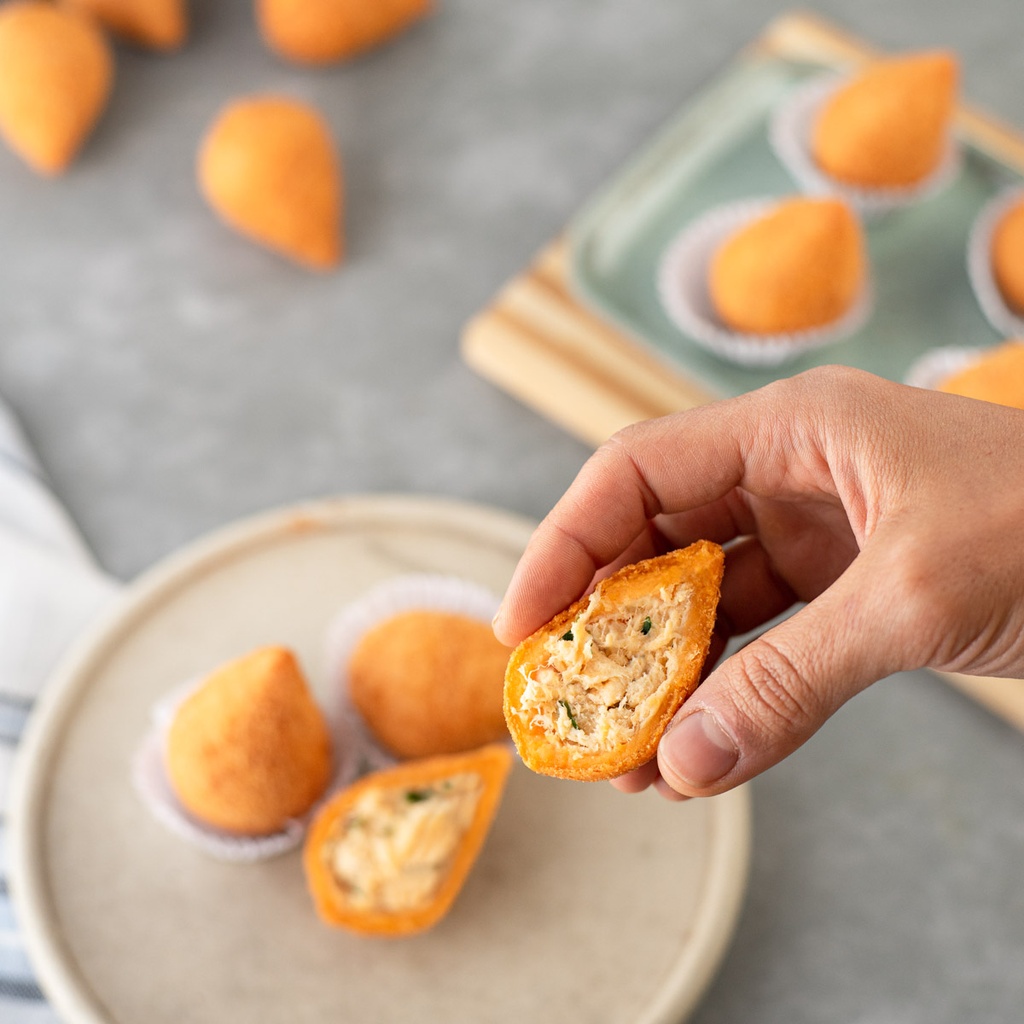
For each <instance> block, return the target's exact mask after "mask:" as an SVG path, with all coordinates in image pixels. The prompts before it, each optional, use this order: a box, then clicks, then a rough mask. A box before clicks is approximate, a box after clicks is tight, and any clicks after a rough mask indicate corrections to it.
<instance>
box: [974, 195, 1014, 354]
mask: <svg viewBox="0 0 1024 1024" xmlns="http://www.w3.org/2000/svg"><path fill="white" fill-rule="evenodd" d="M1022 200H1024V188H1020V187H1019V186H1014V187H1013V188H1008V189H1006V190H1004V191H1003V192H1000V193H999V195H997V196H996V197H995V198H994V199H990V200H989V201H988V202H987V203H986V204H985V206H983V207H982V209H981V212H980V213H979V214H978V216H977V217H976V218H975V219H974V224H973V226H972V227H971V232H970V235H969V237H968V240H967V274H968V276H969V277H970V279H971V288H973V290H974V295H975V298H976V299H977V300H978V305H979V306H980V307H981V311H982V313H983V314H984V316H985V319H986V320H987V321H988V322H989V323H990V324H991V325H992V326H993V327H994V328H995V329H996V330H997V331H999V333H1000V334H1003V335H1005V336H1006V337H1007V338H1024V317H1021V316H1020V315H1019V314H1017V313H1015V312H1014V311H1013V309H1011V308H1010V306H1009V305H1007V302H1006V300H1005V299H1004V298H1003V294H1002V292H1000V290H999V285H997V284H996V279H995V275H994V274H993V272H992V235H993V232H994V231H995V229H996V226H997V225H998V224H999V222H1000V221H1001V220H1002V219H1003V217H1004V216H1005V215H1006V214H1007V213H1009V212H1010V210H1011V209H1012V208H1013V207H1014V206H1016V205H1017V203H1019V202H1021V201H1022Z"/></svg>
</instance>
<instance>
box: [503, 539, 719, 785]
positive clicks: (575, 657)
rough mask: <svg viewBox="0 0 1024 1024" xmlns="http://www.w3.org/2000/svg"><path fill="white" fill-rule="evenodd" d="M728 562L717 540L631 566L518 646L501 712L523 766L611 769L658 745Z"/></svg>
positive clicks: (641, 759) (576, 774) (695, 664)
mask: <svg viewBox="0 0 1024 1024" xmlns="http://www.w3.org/2000/svg"><path fill="white" fill-rule="evenodd" d="M723 568H724V554H723V552H722V549H721V547H719V546H718V545H717V544H713V543H711V542H709V541H698V542H697V543H695V544H692V545H690V546H689V547H687V548H683V549H680V550H677V551H672V552H670V553H668V554H665V555H660V556H658V557H656V558H651V559H647V560H645V561H642V562H638V563H636V564H635V565H630V566H627V567H626V568H624V569H620V570H619V571H618V572H616V573H614V574H612V575H611V576H609V577H607V578H606V579H605V580H603V581H602V582H600V583H598V585H597V587H596V588H595V589H594V591H593V593H591V594H590V596H588V597H584V598H581V599H580V600H579V601H577V602H576V603H575V604H573V605H572V606H571V607H569V608H567V609H566V610H565V611H563V612H562V613H560V614H559V615H556V616H555V617H554V618H553V619H552V620H551V621H550V622H549V623H547V625H545V626H543V627H541V628H540V629H539V630H537V631H536V632H535V633H534V634H533V635H532V636H530V637H528V638H527V639H526V640H524V641H523V642H522V643H521V644H520V645H519V646H518V647H517V648H516V650H515V651H514V652H513V654H512V657H511V659H510V660H509V664H508V669H507V671H506V675H505V701H504V706H505V718H506V721H507V723H508V727H509V731H510V732H511V734H512V738H513V740H514V741H515V744H516V747H517V748H518V750H519V753H520V756H521V757H522V759H523V761H524V762H525V763H526V765H527V767H529V768H532V769H533V770H534V771H536V772H540V773H541V774H544V775H553V776H557V777H561V778H568V779H580V780H596V779H609V778H614V777H615V776H617V775H621V774H623V773H624V772H627V771H630V770H632V769H633V768H637V767H639V766H640V765H642V764H644V763H645V762H647V761H649V760H650V759H651V757H653V756H654V753H655V751H656V749H657V745H658V741H659V739H660V738H661V735H662V733H663V732H664V730H665V727H666V726H667V725H668V723H669V721H670V720H671V718H672V716H673V715H674V714H675V713H676V711H677V710H678V709H679V707H680V705H681V704H682V703H683V701H684V700H685V699H686V697H687V696H688V695H689V694H690V693H692V692H693V690H694V689H695V688H696V686H697V683H698V681H699V679H700V673H701V669H702V667H703V665H704V661H705V659H706V657H707V653H708V648H709V646H710V642H711V633H712V630H713V628H714V624H715V615H716V610H717V607H718V598H719V588H720V585H721V580H722V572H723Z"/></svg>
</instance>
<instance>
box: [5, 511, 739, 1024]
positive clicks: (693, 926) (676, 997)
mask: <svg viewBox="0 0 1024 1024" xmlns="http://www.w3.org/2000/svg"><path fill="white" fill-rule="evenodd" d="M529 532H530V526H529V524H528V523H526V522H524V521H523V520H521V519H518V518H514V517H512V516H509V515H507V514H505V513H501V512H496V511H491V510H487V509H482V508H479V507H474V506H467V505H462V504H455V503H451V502H441V501H434V500H424V499H409V498H369V499H346V500H339V501H334V502H324V503H318V504H314V505H310V506H305V507H300V508H295V509H290V510H286V511H284V512H279V513H274V514H271V515H268V516H264V517H261V518H257V519H255V520H250V521H247V522H244V523H242V524H240V525H238V526H235V527H231V528H229V529H227V530H225V531H222V532H220V533H218V534H216V535H215V536H213V537H212V538H209V539H207V540H204V541H202V542H200V543H198V544H196V545H194V546H192V547H190V548H189V549H188V550H186V551H185V552H183V553H182V554H179V555H176V556H175V557H173V558H171V559H169V560H168V561H166V562H165V563H163V564H162V565H160V566H158V567H157V568H156V569H154V570H153V571H152V572H150V573H149V574H147V575H146V576H145V577H144V578H143V579H142V580H141V581H140V582H139V583H138V584H136V585H135V586H133V587H132V588H131V590H130V591H129V594H128V597H127V600H126V603H125V604H124V605H123V606H122V607H121V608H120V610H119V612H118V613H117V614H116V615H115V616H114V617H113V618H112V619H111V620H109V621H107V622H106V623H105V624H104V625H102V626H101V628H100V629H99V630H98V631H96V632H95V633H94V634H93V635H92V636H90V637H89V638H88V639H87V640H86V641H85V642H84V643H83V644H82V645H80V646H79V647H78V649H77V650H76V651H75V652H74V653H73V654H72V656H71V657H70V659H69V660H68V661H67V662H66V663H65V664H64V666H63V668H62V670H61V671H60V672H59V673H58V676H57V678H55V679H54V680H53V681H52V684H51V686H50V687H49V689H48V691H47V699H46V700H45V702H44V704H43V705H42V706H41V707H40V708H39V710H38V712H37V714H36V716H35V717H34V719H33V722H32V725H31V727H30V731H29V736H28V738H27V741H26V745H25V747H24V749H23V756H22V760H21V762H20V771H19V774H18V777H17V780H16V783H15V793H14V806H15V812H14V822H13V851H12V854H13V865H12V871H13V884H14V895H15V899H16V901H17V909H18V912H19V917H20V919H21V921H22V923H23V925H24V927H25V930H26V934H27V939H28V942H29V948H30V953H31V956H32V959H33V962H34V964H35V965H36V967H37V969H38V972H39V975H40V978H41V981H42V984H43V987H44V989H45V991H46V993H47V994H48V996H49V997H50V998H51V999H52V1001H53V1003H54V1006H55V1007H56V1009H57V1011H58V1012H59V1013H60V1014H61V1015H62V1017H63V1018H64V1019H66V1020H67V1021H68V1022H70V1024H85V1022H89V1024H99V1022H103V1024H111V1022H118V1024H138V1022H140V1021H146V1022H147V1024H161V1022H164V1021H167V1022H175V1024H177V1022H180V1021H183V1020H187V1021H190V1022H192V1024H201V1022H211V1024H212V1022H216V1024H223V1022H224V1021H229V1020H230V1021H246V1022H247V1024H259V1022H280V1024H284V1022H287V1024H292V1022H299V1021H316V1022H322V1021H351V1020H361V1021H373V1022H375V1024H384V1022H388V1021H403V1022H404V1021H409V1020H432V1021H446V1022H456V1021H467V1022H468V1021H481V1020H488V1021H494V1022H499V1021H516V1022H522V1021H524V1020H529V1021H531V1024H542V1022H545V1021H553V1022H554V1021H557V1022H564V1021H567V1020H588V1021H610V1022H611V1021H614V1022H625V1021H630V1022H638V1021H644V1022H656V1021H657V1022H666V1024H668V1022H678V1021H679V1020H680V1019H681V1018H682V1017H683V1016H684V1015H685V1014H686V1013H687V1012H688V1011H689V1009H690V1008H691V1007H692V1006H693V1004H694V1003H695V1002H696V1000H697V999H698V997H699V996H700V994H701V992H702V991H703V989H704V987H705V985H706V984H707V982H708V981H709V979H710V977H711V976H712V974H713V972H714V970H715V968H716V966H717V964H718V962H719V960H720V959H721V956H722V954H723V952H724V950H725V948H726V945H727V943H728V940H729V937H730V935H731V932H732V929H733V926H734V924H735V920H736V916H737V911H738V909H739V905H740V902H741V898H742V894H743V890H744V887H745V883H746V876H747V861H748V851H749V828H750V815H749V806H748V799H747V795H746V793H744V792H742V791H740V792H736V793H733V794H729V795H727V796H724V797H720V798H716V799H714V800H710V801H694V802H692V803H689V804H686V805H681V806H680V805H671V804H668V803H666V802H664V801H662V800H660V799H658V798H657V797H655V796H654V795H652V794H643V795H642V796H635V797H628V796H624V795H622V794H620V793H617V792H616V791H615V790H613V789H612V788H611V787H610V786H607V785H604V784H586V783H571V782H560V781H556V780H552V779H547V778H541V777H539V776H534V775H532V774H531V773H530V772H528V771H527V770H526V769H525V768H523V767H522V766H521V765H518V766H517V767H516V769H515V770H514V771H513V773H512V777H511V780H510V783H509V788H508V791H507V793H506V797H505V801H504V803H503V805H502V807H501V810H500V812H499V815H498V818H497V821H496V822H495V826H494V829H493V831H492V832H491V835H490V838H489V839H488V842H487V845H486V847H485V849H484V852H483V854H482V855H481V858H480V860H479V861H478V862H477V865H476V868H475V870H474V872H473V874H472V875H471V877H470V879H469V882H468V883H467V885H466V887H465V889H464V890H463V892H462V894H461V896H460V897H459V899H458V901H457V902H456V904H455V906H454V908H453V909H452V911H451V913H450V914H449V916H448V917H447V918H446V919H445V920H444V921H442V922H441V924H440V925H438V927H437V928H435V929H434V930H433V931H431V932H429V933H427V934H425V935H422V936H419V937H415V938H411V939H404V940H373V939H366V938H360V937H357V936H354V935H349V934H347V933H345V932H336V931H332V930H329V929H327V928H325V927H324V926H322V925H321V924H320V923H319V922H318V921H317V919H316V918H315V916H314V914H313V910H312V908H311V905H310V902H309V900H308V899H307V897H306V892H305V888H304V880H303V876H302V872H301V869H300V863H299V855H298V853H297V852H292V853H290V854H286V855H284V856H282V857H279V858H277V859H274V860H271V861H265V862H262V863H259V864H254V865H232V864H225V863H220V862H217V861H213V860H210V859H208V858H207V857H205V856H204V855H203V854H201V853H200V852H198V851H197V850H195V849H194V848H192V847H189V846H186V845H184V844H183V843H181V842H180V841H179V840H177V839H176V838H175V837H174V836H173V835H171V834H170V833H168V832H167V831H165V830H164V829H163V828H162V827H161V826H160V825H158V824H157V823H156V822H155V821H154V820H153V819H152V818H151V817H150V815H149V814H148V813H147V811H146V810H145V809H144V808H143V807H141V806H140V804H139V801H138V799H137V797H136V795H135V793H134V791H133V789H132V786H131V782H130V778H129V775H130V762H131V758H132V754H133V752H134V750H135V748H136V745H137V744H138V742H139V739H140V737H141V736H142V733H143V731H144V730H145V728H146V724H147V716H148V714H149V710H150V706H151V705H152V703H153V701H154V700H155V699H156V698H157V697H159V696H160V695H161V694H163V693H164V692H166V691H167V690H168V689H169V688H171V687H173V686H174V685H175V684H177V683H179V682H180V681H181V680H183V679H189V678H192V677H194V676H195V675H196V674H198V673H202V672H203V671H204V670H206V669H208V668H210V667H211V666H213V665H216V664H217V663H218V662H220V661H223V660H225V659H227V658H229V657H231V656H233V655H236V654H238V653H241V652H244V651H245V650H246V649H248V648H250V647H254V646H256V645H259V644H266V643H283V644H288V645H291V646H293V647H294V648H295V649H296V651H297V652H298V654H299V656H300V658H301V660H302V661H303V663H304V664H305V666H306V668H307V670H308V672H309V674H310V676H311V681H312V682H313V684H314V686H315V688H316V689H317V691H318V694H319V696H320V697H321V699H322V700H323V701H324V702H325V703H329V702H330V700H331V680H330V679H328V678H326V673H325V669H324V663H325V657H324V650H323V649H324V632H325V627H326V626H327V623H328V621H329V620H330V619H331V617H332V616H333V615H334V613H335V612H336V611H337V610H338V608H339V607H340V606H342V605H343V604H345V603H347V602H349V601H353V600H358V599H359V596H360V594H362V593H364V592H365V591H366V590H367V588H369V587H370V586H372V585H373V584H376V583H378V582H380V581H381V580H383V579H385V578H387V577H389V576H392V575H396V574H399V573H408V572H439V571H440V572H445V573H454V574H457V575H459V576H463V577H466V578H469V579H472V580H476V581H479V582H480V583H483V584H485V585H487V586H490V587H492V588H494V590H495V591H496V592H498V593H500V592H501V590H502V589H503V588H504V586H505V585H506V583H507V581H508V579H509V577H510V575H511V573H512V570H513V567H514V565H515V563H516V560H517V558H518V556H519V553H520V552H521V550H522V548H523V545H524V544H525V542H526V539H527V537H528V535H529Z"/></svg>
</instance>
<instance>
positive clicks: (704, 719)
mask: <svg viewBox="0 0 1024 1024" xmlns="http://www.w3.org/2000/svg"><path fill="white" fill-rule="evenodd" d="M660 753H661V756H662V758H664V760H665V765H666V767H667V768H668V769H669V771H671V772H673V773H674V774H675V775H677V776H678V777H679V778H680V779H681V780H682V781H683V782H685V783H687V784H688V785H690V786H693V787H694V788H695V789H701V788H703V787H705V786H710V785H712V784H713V783H715V782H717V781H718V780H719V779H720V778H722V776H723V775H726V774H728V773H729V772H730V771H732V769H733V767H734V765H735V764H736V762H737V761H738V760H739V756H740V752H739V750H737V749H736V744H735V743H733V741H732V739H730V737H729V736H728V735H727V733H726V732H725V730H724V729H723V728H722V727H721V726H720V725H719V724H718V721H717V719H716V718H715V716H714V715H713V714H712V713H711V712H710V711H695V712H693V714H690V715H687V716H686V718H684V719H683V720H682V721H681V722H680V723H679V724H678V725H677V726H675V727H674V728H673V729H672V730H671V731H670V732H668V733H666V734H665V736H664V738H663V739H662V741H661V751H660Z"/></svg>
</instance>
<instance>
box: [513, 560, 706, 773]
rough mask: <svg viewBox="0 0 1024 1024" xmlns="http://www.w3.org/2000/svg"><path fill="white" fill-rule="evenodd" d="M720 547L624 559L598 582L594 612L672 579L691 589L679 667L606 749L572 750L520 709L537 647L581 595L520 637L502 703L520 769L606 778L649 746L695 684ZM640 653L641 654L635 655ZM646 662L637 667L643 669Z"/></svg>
mask: <svg viewBox="0 0 1024 1024" xmlns="http://www.w3.org/2000/svg"><path fill="white" fill-rule="evenodd" d="M723 567H724V554H723V552H722V549H721V547H719V546H718V545H717V544H713V543H711V542H709V541H698V542H697V543H696V544H692V545H690V546H689V547H687V548H683V549H681V550H678V551H672V552H670V553H668V554H665V555H661V556H658V557H656V558H651V559H647V560H646V561H642V562H638V563H636V564H635V565H630V566H627V567H626V568H624V569H620V570H619V571H618V572H616V573H614V574H613V575H611V576H609V577H608V578H607V579H606V580H604V581H602V583H600V584H599V585H598V590H597V592H596V593H597V594H598V597H597V599H596V600H597V604H596V606H595V607H596V609H597V612H598V614H604V613H611V614H614V613H615V612H616V611H618V610H620V609H622V608H624V607H626V606H627V605H628V604H631V603H632V604H636V603H639V604H640V606H641V608H643V607H646V606H647V605H646V604H645V602H648V603H649V605H650V607H657V604H656V602H657V600H658V594H659V592H660V591H662V590H663V589H664V588H672V587H674V586H676V585H678V584H683V585H687V586H689V587H690V588H691V593H690V598H689V605H688V610H687V612H686V616H685V621H684V624H683V634H682V635H679V636H678V637H676V638H675V641H674V642H676V643H677V644H678V645H679V650H680V653H681V657H680V665H679V670H678V672H677V673H676V675H674V676H673V677H671V678H670V679H669V680H668V684H667V686H665V687H663V688H662V690H663V691H664V692H662V691H661V690H659V691H658V697H657V701H656V704H655V705H654V706H651V707H648V708H647V710H646V713H645V716H644V717H643V720H642V721H640V722H639V726H638V728H637V730H636V731H635V733H634V734H633V735H632V736H631V737H630V738H629V739H628V741H627V742H625V743H621V744H617V745H615V746H613V747H612V748H611V749H607V750H598V751H585V750H580V749H578V748H576V747H574V745H573V744H572V743H571V742H559V741H557V740H556V739H554V738H553V737H552V735H551V733H550V732H549V731H548V730H546V729H545V728H543V727H541V726H540V725H538V724H537V723H536V722H535V721H534V720H532V716H531V715H530V714H529V713H528V712H525V711H524V708H523V696H524V692H525V690H526V688H527V681H528V678H529V676H530V675H531V673H533V672H535V671H536V670H537V669H538V668H541V667H543V666H544V665H545V648H546V646H547V645H549V644H550V643H551V642H552V641H553V640H554V639H556V638H559V637H562V636H563V635H564V634H566V631H567V630H569V629H570V627H571V626H572V624H573V623H574V622H576V621H577V620H578V619H579V617H580V615H581V614H582V613H584V611H585V609H587V607H588V606H589V605H590V602H591V599H590V598H589V597H585V598H581V599H580V600H579V601H577V602H575V604H573V605H571V606H570V607H569V608H566V609H565V610H564V611H562V612H560V613H559V614H558V615H556V616H555V617H554V618H553V619H552V620H551V621H550V622H548V623H547V624H546V625H545V626H542V627H541V628H540V629H539V630H537V631H536V632H535V633H533V634H532V635H531V636H529V637H527V638H526V639H525V640H524V641H523V642H522V643H521V644H520V645H519V646H518V647H517V648H516V649H515V651H514V652H513V654H512V657H511V658H510V659H509V663H508V668H507V670H506V673H505V695H504V709H505V719H506V721H507V723H508V728H509V732H510V733H511V734H512V738H513V740H514V741H515V744H516V747H517V749H518V750H519V754H520V756H521V757H522V759H523V761H524V763H525V764H526V765H527V767H528V768H531V769H532V770H533V771H535V772H539V773H540V774H543V775H553V776H556V777H558V778H564V779H576V780H580V781H593V780H598V779H611V778H615V777H616V776H618V775H622V774H623V773H625V772H628V771H632V770H633V769H634V768H639V767H640V766H641V765H642V764H645V763H646V762H647V761H649V760H650V759H651V758H652V757H653V756H654V755H655V752H656V751H657V746H658V742H659V740H660V739H661V736H662V734H663V733H664V731H665V728H666V726H667V725H668V723H669V722H670V720H671V719H672V716H673V715H674V714H675V713H676V711H678V710H679V707H680V706H681V705H682V703H683V701H684V700H685V699H686V698H687V697H688V696H689V695H690V694H691V693H692V692H693V691H694V689H696V687H697V684H698V682H699V680H700V672H701V669H702V667H703V664H704V660H705V659H706V657H707V653H708V648H709V646H710V643H711V633H712V630H713V629H714V624H715V615H716V610H717V607H718V598H719V588H720V586H721V579H722V571H723ZM642 656H644V657H647V655H642ZM646 668H647V666H645V670H646Z"/></svg>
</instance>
